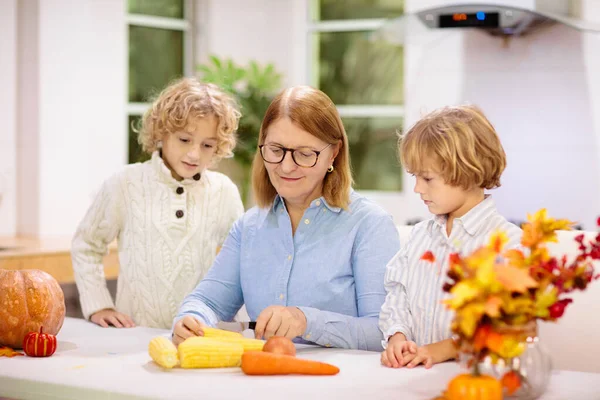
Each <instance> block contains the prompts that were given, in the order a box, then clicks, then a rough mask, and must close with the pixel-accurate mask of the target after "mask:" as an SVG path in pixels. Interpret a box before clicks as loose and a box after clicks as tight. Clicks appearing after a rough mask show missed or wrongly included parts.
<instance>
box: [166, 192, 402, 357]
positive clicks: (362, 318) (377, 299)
mask: <svg viewBox="0 0 600 400" xmlns="http://www.w3.org/2000/svg"><path fill="white" fill-rule="evenodd" d="M399 248H400V240H399V237H398V232H397V230H396V227H395V226H394V223H393V221H392V217H391V216H390V215H389V214H388V213H387V212H385V211H384V210H383V209H382V208H380V207H379V206H377V205H376V204H374V203H373V202H371V201H370V200H368V199H366V198H364V197H362V196H360V195H358V194H357V193H356V192H352V193H351V203H350V205H349V207H348V210H342V209H340V208H337V207H332V206H330V205H329V204H327V202H326V201H325V199H324V198H322V197H321V198H319V199H317V200H313V201H312V203H311V204H310V206H309V208H308V209H306V211H305V212H304V215H303V217H302V219H301V220H300V223H299V225H298V227H297V229H296V232H295V234H292V226H291V221H290V217H289V214H288V212H287V210H286V208H285V203H284V202H283V201H282V199H281V198H279V197H276V198H275V200H274V202H273V205H272V207H270V208H262V209H261V208H257V207H255V208H252V209H250V210H248V211H247V212H246V213H245V214H244V215H243V216H242V217H241V218H240V219H239V220H238V221H237V222H236V223H235V224H234V226H233V228H232V229H231V232H230V233H229V237H228V238H227V240H226V241H225V243H224V245H223V247H222V249H221V251H220V252H219V255H218V256H217V258H216V259H215V262H214V264H213V267H212V268H211V269H210V271H209V272H208V274H207V275H206V276H205V278H204V279H203V280H202V281H201V282H200V283H199V284H198V286H197V287H196V289H195V290H194V291H193V292H192V293H190V294H189V295H188V296H187V297H186V298H185V299H184V301H183V303H182V305H181V307H180V310H179V314H178V316H177V317H176V318H175V322H176V321H178V320H179V319H181V318H182V317H183V316H185V315H191V316H194V317H196V318H197V319H199V320H200V321H202V322H203V323H205V324H207V325H210V326H215V325H216V323H217V322H218V321H230V320H231V319H232V318H233V317H234V315H235V314H236V313H237V311H238V310H239V309H240V307H241V306H242V305H243V304H245V305H246V309H247V311H248V315H249V316H250V318H251V319H252V320H256V318H257V317H258V315H259V314H260V312H261V311H262V310H264V309H265V308H266V307H268V306H271V305H281V306H296V307H298V308H299V309H300V310H302V312H304V314H305V315H306V321H307V327H306V331H305V333H304V335H303V336H302V339H304V341H308V342H312V343H316V344H319V345H322V346H332V347H341V348H354V349H363V350H375V351H379V350H380V349H381V331H380V330H379V327H378V326H377V321H378V316H379V311H380V309H381V306H382V304H383V302H384V299H385V289H384V286H383V279H384V274H385V267H386V264H387V263H388V262H389V261H390V260H391V258H392V257H393V256H394V254H395V253H396V252H397V251H398V250H399Z"/></svg>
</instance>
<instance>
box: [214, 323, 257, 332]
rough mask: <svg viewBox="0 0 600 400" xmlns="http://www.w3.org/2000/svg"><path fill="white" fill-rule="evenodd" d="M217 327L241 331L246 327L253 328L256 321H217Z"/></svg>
mask: <svg viewBox="0 0 600 400" xmlns="http://www.w3.org/2000/svg"><path fill="white" fill-rule="evenodd" d="M217 328H220V329H224V330H226V331H232V332H243V331H245V330H246V329H251V330H254V329H255V328H256V321H244V322H223V321H221V322H218V323H217Z"/></svg>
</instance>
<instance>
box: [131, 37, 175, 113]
mask: <svg viewBox="0 0 600 400" xmlns="http://www.w3.org/2000/svg"><path fill="white" fill-rule="evenodd" d="M180 76H183V32H181V31H173V30H168V29H158V28H146V27H141V26H129V101H130V102H145V101H148V100H149V98H150V96H152V95H154V94H156V93H157V92H159V91H160V90H162V89H163V88H164V87H165V86H166V85H167V84H168V83H169V82H170V81H171V80H173V79H175V78H177V77H180Z"/></svg>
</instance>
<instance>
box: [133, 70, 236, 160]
mask: <svg viewBox="0 0 600 400" xmlns="http://www.w3.org/2000/svg"><path fill="white" fill-rule="evenodd" d="M210 115H214V116H215V117H216V118H217V146H216V151H215V161H217V160H219V159H221V158H225V157H231V156H233V149H234V148H235V144H236V137H235V132H236V130H237V128H238V124H239V120H240V115H241V114H240V112H239V111H238V105H237V103H236V101H235V100H234V99H233V98H232V97H231V96H230V95H228V94H226V93H225V92H224V91H223V90H221V89H220V88H219V87H218V86H217V85H214V84H212V83H203V82H199V81H198V80H197V79H195V78H182V79H179V80H176V81H174V82H173V83H171V84H170V85H169V86H167V87H166V88H165V89H164V90H163V91H162V92H160V93H159V95H158V96H157V97H156V99H155V100H154V102H153V103H152V107H151V108H150V109H149V110H148V111H146V113H145V114H144V116H143V118H142V121H141V128H140V129H139V131H138V142H139V143H140V144H141V145H142V149H143V150H144V151H145V152H146V153H152V152H154V151H155V150H157V149H158V143H159V142H160V141H161V140H162V138H163V137H164V135H167V134H172V133H175V132H179V131H182V130H184V129H185V128H186V126H188V125H189V124H190V123H192V121H194V120H195V119H198V118H205V117H207V116H210Z"/></svg>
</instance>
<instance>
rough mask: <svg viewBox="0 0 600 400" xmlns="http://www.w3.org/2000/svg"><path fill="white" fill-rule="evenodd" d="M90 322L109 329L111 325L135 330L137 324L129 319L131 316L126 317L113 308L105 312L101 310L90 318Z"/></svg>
mask: <svg viewBox="0 0 600 400" xmlns="http://www.w3.org/2000/svg"><path fill="white" fill-rule="evenodd" d="M90 321H92V322H93V323H95V324H97V325H100V326H101V327H103V328H108V327H109V325H112V326H114V327H115V328H134V327H135V323H134V322H133V320H132V319H131V318H130V317H129V315H125V314H123V313H120V312H118V311H116V310H113V309H112V308H107V309H105V310H100V311H97V312H95V313H94V314H92V316H91V317H90Z"/></svg>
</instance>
